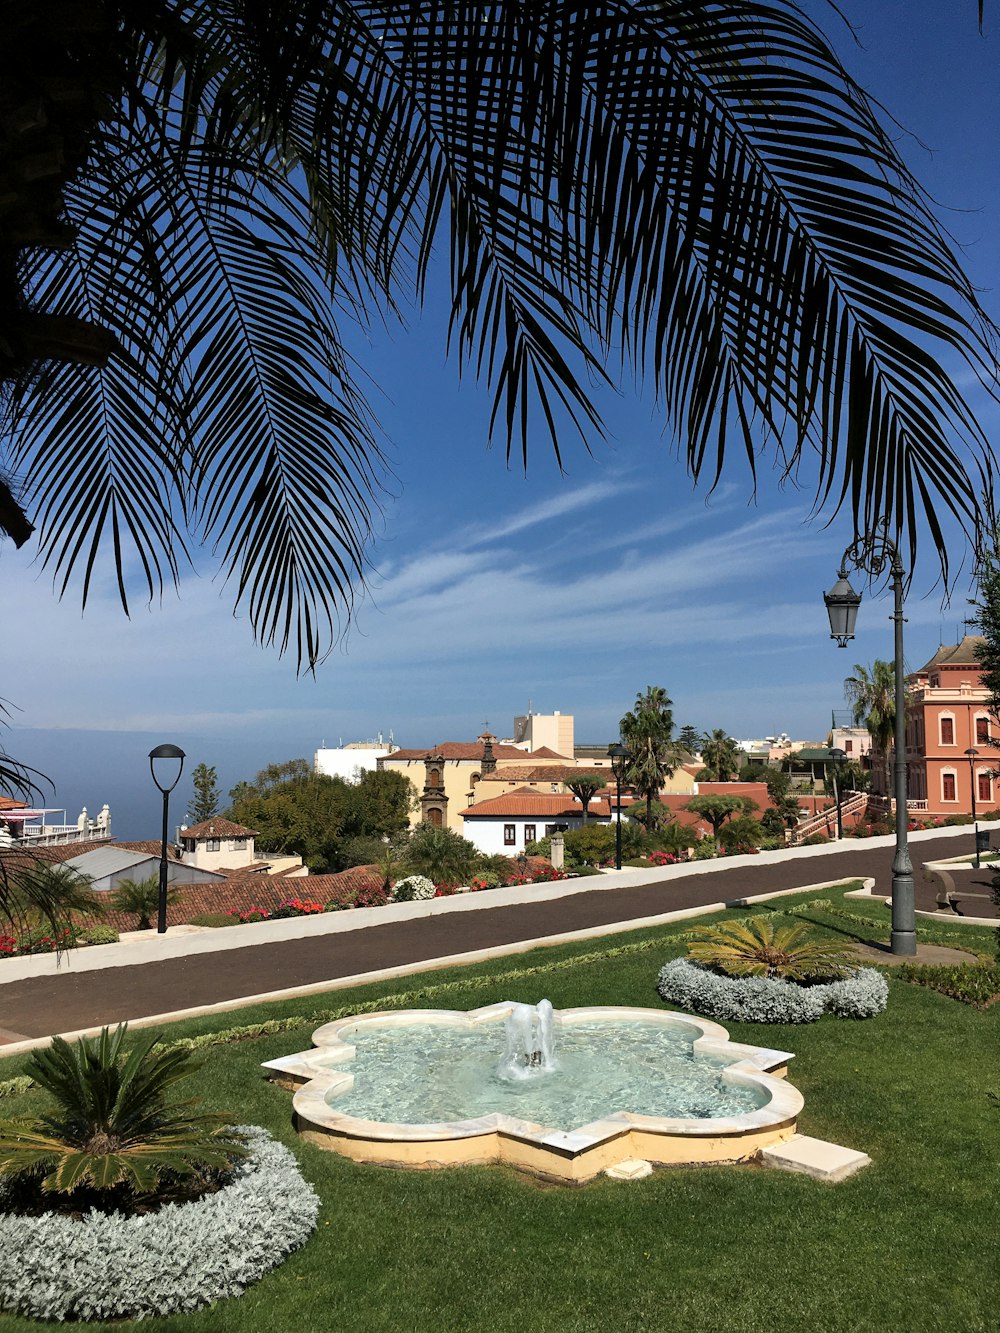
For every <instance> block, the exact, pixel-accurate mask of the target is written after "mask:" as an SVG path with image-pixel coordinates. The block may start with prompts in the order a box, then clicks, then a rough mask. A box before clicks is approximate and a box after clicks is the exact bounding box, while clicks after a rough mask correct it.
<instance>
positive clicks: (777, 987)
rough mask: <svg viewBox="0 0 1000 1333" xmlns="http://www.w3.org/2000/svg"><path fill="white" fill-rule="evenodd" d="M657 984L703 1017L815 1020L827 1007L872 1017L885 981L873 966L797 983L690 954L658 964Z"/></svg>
mask: <svg viewBox="0 0 1000 1333" xmlns="http://www.w3.org/2000/svg"><path fill="white" fill-rule="evenodd" d="M656 989H657V990H658V991H659V993H660V995H661V996H662V997H663V999H664V1000H666V1001H667V1003H668V1004H677V1005H680V1006H681V1008H683V1009H690V1010H691V1011H692V1012H693V1013H696V1014H704V1015H705V1017H706V1018H718V1019H728V1020H729V1021H730V1022H738V1023H815V1022H816V1020H817V1019H818V1018H820V1017H822V1015H823V1014H825V1013H831V1014H836V1015H837V1017H838V1018H872V1017H873V1016H874V1015H875V1014H880V1013H882V1011H883V1010H884V1009H885V1007H886V1005H887V1003H888V1001H889V987H888V985H887V983H886V980H885V978H884V977H883V976H882V974H881V973H880V972H877V971H876V970H875V968H873V967H862V968H859V969H858V971H857V972H854V973H852V974H851V975H850V976H849V977H845V978H844V979H843V980H842V981H828V982H823V983H821V984H819V985H814V986H801V985H799V984H798V983H797V982H794V981H780V980H776V979H773V978H771V977H724V976H720V975H719V974H718V973H717V972H712V971H710V970H709V969H708V968H705V967H702V966H701V965H700V964H699V963H695V962H692V961H691V960H690V959H688V958H675V959H673V960H672V961H671V962H669V963H667V964H666V966H665V967H662V968H661V969H660V974H659V976H658V977H657V979H656Z"/></svg>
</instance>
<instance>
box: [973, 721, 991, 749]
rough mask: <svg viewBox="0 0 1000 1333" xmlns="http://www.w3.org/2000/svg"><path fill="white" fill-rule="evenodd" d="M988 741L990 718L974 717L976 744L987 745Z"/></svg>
mask: <svg viewBox="0 0 1000 1333" xmlns="http://www.w3.org/2000/svg"><path fill="white" fill-rule="evenodd" d="M989 743H990V720H989V718H988V717H977V718H976V744H977V745H989Z"/></svg>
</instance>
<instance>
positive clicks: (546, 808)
mask: <svg viewBox="0 0 1000 1333" xmlns="http://www.w3.org/2000/svg"><path fill="white" fill-rule="evenodd" d="M458 813H459V814H460V815H461V816H462V818H463V819H497V818H500V817H502V816H505V815H511V816H515V815H527V816H531V815H535V816H536V817H537V818H539V819H559V818H565V819H579V818H580V816H581V815H582V814H583V806H582V805H581V804H580V802H579V801H575V800H574V799H573V797H572V796H568V795H562V796H559V795H553V794H551V793H549V792H541V791H535V790H533V788H531V787H519V788H518V789H517V790H516V791H510V792H507V793H505V794H504V795H503V796H494V797H491V799H490V800H488V801H480V802H479V803H478V804H477V805H470V806H469V808H468V809H467V810H460V811H459V812H458ZM588 813H589V814H590V815H594V816H597V815H608V816H610V813H611V811H610V809H609V806H608V801H607V798H606V797H603V798H602V797H600V796H595V797H594V799H593V800H592V801H591V802H590V806H589V809H588Z"/></svg>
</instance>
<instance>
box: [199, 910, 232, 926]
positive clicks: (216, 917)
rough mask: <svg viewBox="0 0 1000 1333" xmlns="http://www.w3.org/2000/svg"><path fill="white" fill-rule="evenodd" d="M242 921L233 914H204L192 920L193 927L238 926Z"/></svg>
mask: <svg viewBox="0 0 1000 1333" xmlns="http://www.w3.org/2000/svg"><path fill="white" fill-rule="evenodd" d="M239 923H240V919H239V917H238V916H234V915H233V913H232V912H202V913H200V915H198V916H193V917H192V918H191V921H190V924H191V925H192V926H212V927H215V928H218V927H220V926H238V925H239Z"/></svg>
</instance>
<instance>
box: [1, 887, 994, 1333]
mask: <svg viewBox="0 0 1000 1333" xmlns="http://www.w3.org/2000/svg"><path fill="white" fill-rule="evenodd" d="M815 896H816V895H815V893H814V894H812V895H802V896H801V898H799V899H792V898H788V899H778V900H776V901H775V902H773V903H771V904H769V905H768V906H767V907H766V908H755V909H753V910H754V911H760V910H768V909H772V910H781V909H783V908H785V907H787V906H788V905H789V904H794V903H796V902H805V901H807V900H810V899H811V898H815ZM822 896H823V898H824V899H829V900H831V901H832V902H833V904H834V908H835V910H837V911H840V912H843V913H846V914H847V915H848V916H859V917H864V918H867V919H869V920H871V921H872V923H873V926H872V928H871V930H870V931H869V930H866V929H865V928H864V927H863V926H862V925H860V924H858V923H856V922H853V923H852V922H848V921H847V919H846V916H836V915H832V914H830V913H829V912H825V911H823V910H814V911H811V912H810V916H812V917H814V918H815V920H816V921H817V922H818V923H823V924H824V926H825V927H829V928H831V929H836V930H849V929H857V932H858V934H859V935H869V934H874V933H877V931H878V930H879V929H881V923H883V922H884V921H885V914H884V910H883V909H882V908H880V907H879V905H877V904H875V903H867V902H866V903H863V904H862V905H861V906H859V905H858V904H857V903H856V902H853V901H851V900H848V901H847V902H846V903H844V902H843V901H842V898H841V892H840V891H834V890H824V891H823V895H822ZM722 915H739V916H746V915H748V912H747V911H746V909H744V910H743V911H740V912H736V913H727V914H720V916H722ZM705 920H707V918H701V920H700V921H699V924H702V923H704V921H705ZM875 923H879V924H878V925H876V924H875ZM683 928H684V927H683V926H677V927H675V928H673V929H669V930H668V929H664V928H662V927H659V928H656V929H655V930H652V931H644V932H634V933H632V934H630V935H622V936H616V937H613V938H606V939H600V940H592V941H588V942H585V943H583V944H576V945H573V946H565V947H562V948H558V949H547V950H538V951H535V952H534V953H531V954H524V955H519V956H517V957H514V958H510V957H508V958H503V959H499V960H497V961H496V962H494V963H492V964H489V965H484V966H478V967H474V968H466V969H461V970H453V971H448V972H432V973H427V974H425V975H423V976H421V977H409V978H405V979H402V980H400V981H397V982H395V983H384V984H382V985H380V986H377V987H366V988H358V989H356V990H352V991H350V992H345V991H337V992H331V993H330V994H329V995H327V996H312V997H309V998H308V999H302V1000H299V1001H296V1002H294V1003H290V1004H282V1005H281V1006H257V1007H256V1008H255V1009H253V1010H252V1011H251V1010H245V1011H241V1012H240V1013H231V1014H225V1015H219V1016H216V1017H214V1018H212V1019H202V1020H198V1021H196V1022H191V1023H185V1024H182V1025H177V1026H176V1028H171V1029H170V1030H169V1032H168V1033H167V1034H165V1035H167V1036H168V1037H172V1036H174V1035H193V1034H196V1033H203V1032H208V1031H212V1030H218V1029H223V1028H227V1027H232V1026H234V1025H236V1024H241V1023H247V1022H250V1021H256V1020H258V1019H264V1018H273V1017H285V1016H288V1015H293V1014H298V1015H302V1016H304V1018H305V1019H310V1018H311V1017H315V1016H318V1015H319V1014H320V1013H321V1012H327V1011H330V1010H334V1009H339V1008H341V1007H345V1006H346V1007H349V1006H352V1005H356V1004H358V1003H366V1002H370V1001H371V1000H372V999H374V998H376V997H381V996H393V995H397V994H399V993H401V992H403V991H409V992H412V991H415V990H420V989H421V988H423V987H426V988H428V991H429V993H427V994H426V995H424V996H421V997H420V998H416V999H414V1000H412V1001H411V1003H414V1004H418V1005H427V1006H440V1007H446V1008H467V1007H474V1006H476V1005H480V1004H485V1003H488V1002H490V1001H492V1000H499V999H512V1000H526V1001H534V1000H537V999H540V998H541V997H542V996H548V997H549V998H550V999H551V1000H552V1002H553V1004H554V1005H555V1006H556V1007H557V1008H564V1007H571V1006H574V1005H580V1004H590V1003H594V1004H637V1005H651V1006H659V1005H660V1004H661V1003H662V1002H661V1001H660V1000H659V997H658V996H657V994H656V991H655V989H654V982H655V977H656V973H657V970H658V968H659V966H660V965H661V963H662V962H663V961H665V959H666V958H668V957H670V956H673V955H675V954H677V953H679V952H681V951H682V945H681V943H680V940H679V936H680V934H681V932H682V930H683ZM920 929H921V934H922V937H923V938H931V937H934V938H939V939H940V942H941V943H954V942H955V940H956V937H957V938H958V939H959V940H963V941H964V940H968V942H969V943H970V944H972V943H975V945H976V947H977V949H979V950H980V951H981V952H982V953H983V954H984V955H987V954H989V955H991V954H992V953H993V935H992V932H990V931H988V930H978V931H976V930H969V931H968V932H965V931H959V930H957V929H956V928H954V927H939V926H937V923H934V927H933V928H932V929H926V930H925V929H924V928H923V927H922V924H921V927H920ZM637 944H638V945H641V946H648V947H641V948H639V949H636V948H635V946H636V945H637ZM622 946H625V947H624V949H623V948H622ZM616 950H617V951H618V952H616ZM588 958H589V959H590V961H586V960H587V959H588ZM577 960H581V961H577ZM452 987H454V989H452ZM443 988H447V989H443ZM890 990H891V994H890V1001H889V1009H888V1011H887V1012H886V1013H885V1014H883V1015H881V1016H879V1017H878V1018H875V1019H871V1020H868V1021H866V1022H861V1023H851V1022H845V1021H843V1020H837V1019H832V1018H826V1019H823V1020H822V1021H821V1022H819V1023H816V1024H812V1025H809V1026H803V1027H773V1026H771V1027H757V1026H752V1025H739V1024H730V1025H729V1029H730V1032H731V1034H732V1036H733V1037H734V1039H739V1040H748V1041H751V1042H757V1043H760V1044H762V1045H768V1046H777V1047H781V1048H784V1049H787V1050H790V1051H794V1052H796V1059H795V1060H794V1061H793V1063H792V1067H791V1079H792V1081H793V1082H794V1083H795V1084H796V1086H797V1087H799V1088H800V1089H801V1091H802V1093H803V1094H804V1096H805V1103H806V1104H805V1111H804V1113H803V1116H802V1118H801V1121H800V1128H801V1129H802V1131H803V1132H805V1133H808V1134H814V1135H816V1136H818V1137H820V1138H828V1139H831V1140H833V1141H835V1142H837V1143H842V1144H845V1145H847V1146H849V1147H853V1148H859V1149H862V1150H864V1151H865V1152H868V1153H869V1154H870V1155H871V1156H872V1158H873V1159H874V1164H873V1165H872V1166H870V1167H868V1168H867V1169H865V1170H864V1171H862V1172H861V1173H860V1174H859V1175H858V1176H856V1177H854V1178H853V1179H851V1180H848V1181H845V1182H844V1183H842V1184H839V1185H824V1184H819V1183H816V1182H813V1181H810V1180H806V1179H804V1178H802V1177H799V1176H792V1175H786V1174H784V1173H782V1172H777V1171H763V1170H760V1169H755V1168H752V1167H742V1168H736V1167H733V1168H729V1167H716V1168H710V1169H704V1168H697V1169H683V1170H672V1171H671V1170H662V1171H657V1172H655V1173H654V1175H653V1176H652V1177H651V1178H650V1179H648V1180H645V1181H641V1182H637V1183H633V1184H623V1183H613V1182H610V1181H606V1180H603V1179H601V1180H598V1181H596V1182H594V1183H592V1184H590V1185H587V1186H585V1187H583V1188H580V1189H567V1188H563V1187H553V1186H544V1185H540V1184H538V1183H537V1182H535V1181H533V1180H532V1179H530V1178H528V1177H526V1176H523V1175H520V1174H518V1173H516V1172H513V1171H510V1170H507V1169H504V1168H499V1167H496V1168H493V1167H468V1168H460V1169H455V1170H450V1171H443V1172H427V1173H417V1172H405V1171H396V1170H390V1169H385V1168H379V1167H363V1166H356V1165H354V1164H352V1163H350V1162H348V1161H345V1160H343V1159H341V1158H340V1157H338V1156H336V1155H335V1154H333V1153H325V1152H322V1151H320V1150H319V1149H316V1148H313V1147H310V1146H309V1145H307V1144H304V1143H301V1142H299V1141H298V1139H297V1138H296V1136H295V1134H294V1132H293V1131H292V1129H291V1126H290V1095H289V1094H288V1093H287V1092H284V1091H282V1090H280V1089H278V1088H276V1087H274V1086H273V1085H271V1084H269V1083H267V1082H266V1081H265V1080H264V1078H263V1077H262V1071H261V1070H260V1068H259V1065H260V1062H261V1061H262V1060H266V1059H269V1058H272V1057H274V1056H277V1055H280V1054H286V1053H288V1052H291V1051H295V1050H299V1049H302V1047H303V1046H304V1045H306V1044H308V1032H309V1028H308V1027H307V1026H302V1027H299V1028H298V1029H296V1030H293V1031H289V1032H283V1033H280V1034H277V1035H271V1036H268V1037H262V1038H256V1039H252V1040H242V1041H237V1042H230V1043H228V1044H226V1045H219V1046H215V1047H212V1048H210V1049H209V1050H208V1052H207V1053H206V1055H205V1063H204V1065H203V1067H202V1069H201V1070H200V1071H199V1073H198V1074H197V1075H196V1077H195V1079H193V1080H192V1085H196V1086H192V1091H194V1092H197V1093H198V1094H199V1095H201V1097H202V1098H203V1099H204V1101H205V1103H206V1104H207V1105H208V1106H211V1107H218V1108H224V1109H228V1110H230V1111H232V1112H234V1113H235V1114H236V1115H237V1116H238V1117H239V1119H241V1120H245V1121H251V1122H255V1123H258V1124H262V1125H265V1126H266V1127H267V1128H268V1129H270V1130H271V1131H272V1132H273V1133H275V1134H276V1135H278V1136H279V1137H280V1138H281V1139H283V1140H284V1141H285V1142H286V1143H288V1144H289V1145H291V1146H292V1148H293V1149H294V1151H295V1152H296V1154H297V1156H298V1158H299V1161H300V1162H301V1165H302V1168H303V1171H304V1172H305V1174H306V1176H307V1177H308V1179H309V1180H310V1181H312V1183H313V1184H314V1185H315V1186H316V1188H317V1189H318V1190H319V1192H320V1194H321V1196H322V1198H323V1200H324V1208H323V1212H322V1214H321V1219H320V1225H319V1230H318V1233H317V1234H316V1235H315V1236H314V1237H313V1239H312V1240H311V1241H310V1242H309V1244H308V1245H307V1246H306V1247H305V1249H303V1250H302V1251H301V1252H299V1253H298V1254H296V1255H294V1256H293V1257H292V1258H291V1259H290V1260H289V1261H288V1262H287V1263H286V1264H284V1265H283V1266H282V1267H281V1268H279V1269H278V1270H277V1271H276V1272H275V1273H273V1274H272V1275H270V1276H269V1277H266V1278H265V1279H264V1280H263V1281H261V1282H260V1283H258V1284H257V1285H256V1286H255V1287H253V1288H251V1289H250V1290H249V1291H248V1292H247V1294H246V1295H245V1296H243V1297H242V1298H240V1299H239V1300H236V1301H230V1302H224V1303H222V1304H220V1305H218V1306H216V1307H215V1308H212V1309H209V1310H206V1311H203V1312H202V1313H200V1314H197V1315H192V1316H185V1317H174V1318H170V1319H164V1320H159V1321H144V1322H143V1324H142V1325H141V1327H143V1328H151V1329H155V1328H162V1329H170V1330H181V1329H185V1330H191V1333H203V1331H206V1330H227V1331H232V1333H280V1331H283V1330H284V1329H286V1328H289V1329H295V1330H301V1331H302V1333H313V1331H314V1330H337V1333H354V1331H355V1330H358V1331H361V1330H371V1331H372V1333H393V1331H396V1330H398V1331H399V1333H424V1331H425V1330H426V1333H447V1331H448V1330H484V1333H485V1331H487V1330H488V1331H489V1333H501V1331H503V1330H512V1331H513V1330H516V1331H517V1333H529V1331H533V1330H540V1331H544V1333H552V1331H555V1333H559V1331H561V1330H581V1331H582V1330H595V1333H597V1331H599V1333H610V1331H612V1330H622V1331H623V1333H624V1331H626V1330H627V1331H628V1333H632V1331H634V1330H647V1329H648V1330H684V1331H685V1333H687V1330H706V1331H709V1330H710V1331H711V1333H729V1331H730V1330H733V1331H734V1333H735V1331H736V1330H741V1331H742V1330H768V1333H770V1331H771V1330H778V1329H780V1330H785V1329H800V1328H801V1329H808V1330H841V1329H842V1330H848V1329H850V1330H862V1329H863V1330H868V1329H873V1328H880V1329H907V1330H922V1329H927V1330H938V1329H940V1330H949V1333H951V1331H952V1330H961V1331H962V1333H964V1331H965V1330H976V1329H983V1330H986V1329H989V1330H995V1329H996V1328H997V1327H998V1323H1000V1268H998V1265H997V1263H996V1260H995V1238H996V1236H997V1234H998V1232H1000V1189H998V1183H1000V1182H998V1159H1000V1111H998V1110H997V1108H996V1107H994V1105H993V1104H992V1103H991V1102H990V1101H989V1099H988V1096H987V1094H988V1092H989V1091H991V1090H1000V1071H998V1067H997V1050H998V1039H1000V1005H995V1006H993V1007H991V1008H986V1009H974V1008H971V1007H968V1006H966V1005H963V1004H960V1003H958V1002H957V1001H955V1000H951V999H948V998H946V997H945V996H943V995H940V994H937V993H935V992H933V991H930V990H925V989H920V988H918V987H915V986H910V985H906V984H904V983H902V982H897V981H890ZM318 1021H321V1020H319V1019H318V1017H317V1020H316V1021H313V1022H312V1024H311V1025H312V1026H316V1025H318ZM22 1066H23V1061H13V1060H10V1061H4V1062H0V1077H3V1078H9V1077H11V1076H12V1075H15V1074H17V1073H19V1072H21V1068H22ZM36 1097H37V1095H36V1094H34V1093H28V1094H25V1095H23V1096H21V1097H16V1098H15V1097H9V1098H4V1100H3V1101H2V1102H0V1110H2V1112H3V1114H5V1115H6V1114H10V1113H12V1112H13V1111H15V1110H18V1111H20V1110H27V1109H28V1107H29V1106H33V1105H36V1104H37V1100H36ZM31 1327H35V1325H33V1324H31V1322H30V1321H27V1320H21V1319H15V1318H11V1317H9V1316H8V1317H2V1316H0V1333H13V1331H14V1330H24V1329H28V1328H31ZM93 1327H108V1328H111V1327H114V1328H117V1329H122V1328H131V1327H139V1326H138V1325H131V1324H125V1325H122V1324H117V1325H114V1326H112V1325H106V1326H105V1325H100V1326H97V1325H95V1326H93Z"/></svg>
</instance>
